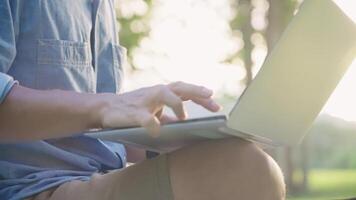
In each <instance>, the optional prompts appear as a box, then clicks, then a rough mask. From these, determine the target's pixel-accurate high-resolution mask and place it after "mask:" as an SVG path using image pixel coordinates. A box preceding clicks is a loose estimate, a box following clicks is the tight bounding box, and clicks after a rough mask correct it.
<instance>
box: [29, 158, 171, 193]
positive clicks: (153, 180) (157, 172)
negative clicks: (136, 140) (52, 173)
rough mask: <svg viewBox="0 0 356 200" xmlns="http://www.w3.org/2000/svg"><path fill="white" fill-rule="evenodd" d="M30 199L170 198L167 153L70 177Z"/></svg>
mask: <svg viewBox="0 0 356 200" xmlns="http://www.w3.org/2000/svg"><path fill="white" fill-rule="evenodd" d="M29 199H30V200H63V199H66V200H72V199H73V200H77V199H86V200H97V199H100V200H113V199H115V200H173V199H174V197H173V192H172V187H171V182H170V175H169V166H168V155H165V154H164V155H160V156H158V157H156V158H153V159H150V160H145V161H143V162H141V163H138V164H135V165H132V166H130V167H127V168H124V169H121V170H115V171H112V172H109V173H107V174H94V175H93V176H92V177H91V179H90V180H89V181H71V182H68V183H64V184H62V185H60V186H59V187H57V188H53V189H51V190H47V191H45V192H42V193H40V194H37V195H36V196H33V197H31V198H29Z"/></svg>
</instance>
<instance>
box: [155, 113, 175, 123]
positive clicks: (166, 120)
mask: <svg viewBox="0 0 356 200" xmlns="http://www.w3.org/2000/svg"><path fill="white" fill-rule="evenodd" d="M159 120H160V121H161V124H166V123H171V122H176V121H178V118H176V117H172V116H168V115H162V116H161V117H160V118H159Z"/></svg>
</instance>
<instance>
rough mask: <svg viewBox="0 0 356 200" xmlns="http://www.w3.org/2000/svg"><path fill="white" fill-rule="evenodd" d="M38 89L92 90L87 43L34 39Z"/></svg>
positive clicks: (90, 57) (90, 64)
mask: <svg viewBox="0 0 356 200" xmlns="http://www.w3.org/2000/svg"><path fill="white" fill-rule="evenodd" d="M37 65H38V70H37V73H36V75H37V77H36V86H37V88H39V89H65V90H75V91H78V92H94V91H95V73H94V69H93V67H92V56H91V49H90V43H88V42H75V41H68V40H56V39H39V40H38V43H37Z"/></svg>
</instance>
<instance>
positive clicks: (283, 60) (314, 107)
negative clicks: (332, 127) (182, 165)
mask: <svg viewBox="0 0 356 200" xmlns="http://www.w3.org/2000/svg"><path fill="white" fill-rule="evenodd" d="M355 55H356V25H355V24H354V23H353V22H352V21H351V20H350V19H349V18H348V17H347V16H346V15H345V14H344V13H343V12H342V11H341V10H340V8H339V7H338V6H337V5H336V4H335V3H334V2H332V1H331V0H305V1H304V3H303V5H301V7H300V10H299V12H298V13H297V15H296V16H295V17H294V18H293V19H292V21H291V22H290V24H289V25H288V27H287V29H286V30H285V32H284V33H283V34H282V36H281V38H280V40H279V41H278V43H277V44H276V46H275V47H274V49H273V51H272V52H271V53H270V54H269V55H268V57H267V58H266V61H265V63H264V64H263V66H262V68H261V70H260V72H259V73H258V75H257V76H256V78H255V79H254V80H253V82H252V83H251V84H250V85H249V87H248V88H247V89H246V90H245V92H244V94H243V95H242V96H241V97H240V99H239V102H238V103H237V104H236V105H235V107H234V109H233V110H232V112H231V113H230V116H229V119H228V121H227V126H228V127H229V128H231V129H234V130H237V131H241V132H243V133H247V134H251V135H256V136H260V137H264V138H268V139H271V140H272V141H273V142H277V143H281V144H296V143H298V142H299V141H300V140H301V139H302V137H303V136H304V135H305V133H306V132H307V131H308V129H309V128H310V126H311V124H312V123H313V121H314V119H315V118H316V117H317V115H318V114H319V112H320V111H321V109H322V107H323V106H324V104H325V102H326V101H327V99H328V98H329V96H330V95H331V93H332V92H333V90H334V89H335V87H336V86H337V84H338V82H339V81H340V79H341V78H342V76H343V75H344V73H345V71H346V70H347V67H348V66H349V65H350V64H351V62H352V60H353V59H354V57H355Z"/></svg>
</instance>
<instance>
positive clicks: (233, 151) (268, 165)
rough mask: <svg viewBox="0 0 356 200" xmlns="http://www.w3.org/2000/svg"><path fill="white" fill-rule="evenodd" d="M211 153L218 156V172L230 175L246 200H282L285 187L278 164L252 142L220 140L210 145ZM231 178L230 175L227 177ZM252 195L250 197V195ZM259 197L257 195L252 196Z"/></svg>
mask: <svg viewBox="0 0 356 200" xmlns="http://www.w3.org/2000/svg"><path fill="white" fill-rule="evenodd" d="M212 146H215V147H212V149H217V151H218V152H219V156H218V155H217V157H220V158H219V159H220V162H223V163H224V162H225V163H228V164H226V165H223V166H221V167H222V169H221V172H222V173H224V172H226V170H227V172H230V176H235V179H236V180H240V184H239V187H242V189H243V190H244V191H245V193H244V195H246V199H250V198H249V197H251V195H252V196H254V197H255V198H254V199H257V198H256V195H257V196H260V197H261V198H258V199H284V198H285V183H284V177H283V174H282V171H281V169H280V167H279V166H278V164H277V163H276V162H275V161H274V159H273V158H272V157H270V156H269V155H268V154H267V153H265V152H264V151H263V150H262V149H261V148H259V147H258V146H257V145H255V144H254V143H252V142H248V141H245V140H240V139H228V140H222V141H219V142H217V143H212ZM231 174H233V175H231ZM241 181H242V182H241ZM252 193H254V194H252ZM256 193H259V194H256Z"/></svg>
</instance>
